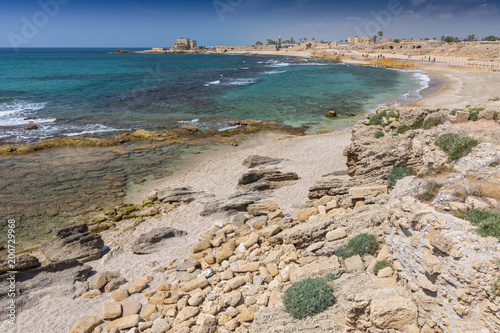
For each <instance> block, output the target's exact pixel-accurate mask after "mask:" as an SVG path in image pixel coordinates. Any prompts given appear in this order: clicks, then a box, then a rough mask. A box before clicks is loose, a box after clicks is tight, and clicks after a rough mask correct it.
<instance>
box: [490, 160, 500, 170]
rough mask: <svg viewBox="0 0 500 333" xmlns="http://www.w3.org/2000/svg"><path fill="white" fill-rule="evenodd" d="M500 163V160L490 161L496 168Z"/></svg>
mask: <svg viewBox="0 0 500 333" xmlns="http://www.w3.org/2000/svg"><path fill="white" fill-rule="evenodd" d="M499 165H500V162H499V161H496V162H491V163H490V167H492V168H496V167H497V166H499Z"/></svg>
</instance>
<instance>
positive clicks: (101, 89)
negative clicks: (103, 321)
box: [0, 49, 426, 251]
mask: <svg viewBox="0 0 500 333" xmlns="http://www.w3.org/2000/svg"><path fill="white" fill-rule="evenodd" d="M109 51H111V50H102V49H90V50H82V49H72V50H64V49H49V50H43V49H42V50H40V49H33V50H24V51H22V52H21V53H20V54H12V53H10V52H9V51H7V50H0V63H1V64H2V72H1V73H0V143H7V142H14V143H34V142H38V141H40V140H41V139H43V138H47V137H61V136H64V135H66V136H74V135H81V134H85V133H86V134H91V135H93V136H104V137H109V136H112V135H116V134H117V133H120V131H123V130H132V129H139V128H145V129H149V130H158V129H169V128H174V127H179V126H185V125H194V126H197V127H199V128H200V129H212V128H217V129H225V128H228V125H227V120H231V119H262V120H270V121H277V122H279V123H282V124H286V125H291V126H306V127H308V128H309V131H310V132H318V131H324V130H328V131H331V130H334V129H338V128H345V127H346V126H349V125H350V124H353V123H354V121H355V120H356V119H359V118H360V117H362V115H363V114H365V113H366V112H367V111H369V110H370V109H373V108H374V107H376V106H377V105H379V104H381V103H385V102H390V101H394V100H397V99H398V98H399V100H401V101H406V100H408V99H415V98H418V97H419V92H420V91H421V90H422V89H423V88H425V85H426V82H424V81H426V78H425V76H422V75H421V74H420V73H411V72H403V71H394V70H388V69H383V68H374V67H363V66H349V65H340V64H335V63H331V62H324V61H317V60H310V59H299V58H286V57H270V56H247V55H237V56H230V55H225V56H224V55H130V54H125V55H123V54H121V55H117V54H109V53H108V52H109ZM4 69H5V70H4ZM329 110H335V111H337V113H338V115H339V116H338V117H337V118H335V119H329V118H325V117H324V114H325V113H326V112H327V111H329ZM28 117H36V119H27V118H28ZM30 123H35V124H37V125H38V126H39V129H38V130H32V131H27V130H25V126H26V125H27V124H30ZM213 149H218V147H217V145H216V144H213V143H212V144H207V145H202V146H196V147H188V145H162V144H157V143H156V144H145V143H129V144H125V145H123V146H121V147H111V148H78V149H54V150H46V151H41V152H37V153H35V154H31V155H26V156H10V157H5V156H0V206H1V207H2V209H1V210H0V219H1V221H2V223H1V224H0V245H3V244H5V235H7V233H6V231H5V228H6V223H4V221H6V220H7V219H16V221H18V223H17V230H16V231H17V240H18V244H19V245H18V251H21V250H24V249H28V248H31V247H33V246H36V245H39V244H40V243H41V242H43V241H46V240H48V239H50V238H51V237H52V236H53V234H54V232H55V230H56V229H57V228H58V227H61V226H63V225H67V224H72V223H75V222H77V221H81V220H80V218H81V216H82V215H84V214H86V213H88V212H91V211H93V210H95V208H96V207H97V206H101V207H111V206H113V205H115V204H117V203H119V202H121V201H122V200H123V199H124V197H125V195H126V194H127V193H129V192H130V191H131V190H137V189H138V188H139V187H141V186H143V185H144V184H147V183H149V182H152V181H154V180H157V179H160V178H164V177H166V176H168V175H169V174H171V173H172V172H174V171H176V170H179V168H182V167H183V166H184V165H185V163H186V160H189V156H194V154H198V153H200V152H209V151H211V150H213Z"/></svg>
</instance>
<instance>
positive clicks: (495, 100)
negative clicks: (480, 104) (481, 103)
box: [489, 97, 500, 102]
mask: <svg viewBox="0 0 500 333" xmlns="http://www.w3.org/2000/svg"><path fill="white" fill-rule="evenodd" d="M489 101H490V102H498V101H500V97H497V98H492V99H489Z"/></svg>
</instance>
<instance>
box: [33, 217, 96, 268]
mask: <svg viewBox="0 0 500 333" xmlns="http://www.w3.org/2000/svg"><path fill="white" fill-rule="evenodd" d="M103 247H104V241H103V240H102V238H101V236H100V235H98V234H93V233H91V232H89V231H88V226H87V225H86V224H79V225H74V226H69V227H65V228H61V229H59V230H58V231H57V234H56V237H55V238H53V239H52V240H50V241H49V242H47V243H44V244H42V245H41V246H40V251H42V253H43V255H44V256H45V257H47V259H49V260H50V261H52V262H55V261H61V260H68V259H77V260H79V261H81V262H85V261H90V260H96V259H99V258H100V257H101V251H102V248H103Z"/></svg>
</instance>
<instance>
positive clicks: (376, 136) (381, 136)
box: [374, 131, 385, 139]
mask: <svg viewBox="0 0 500 333" xmlns="http://www.w3.org/2000/svg"><path fill="white" fill-rule="evenodd" d="M374 136H375V139H380V138H383V137H384V136H385V134H384V131H377V132H375V135H374Z"/></svg>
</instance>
